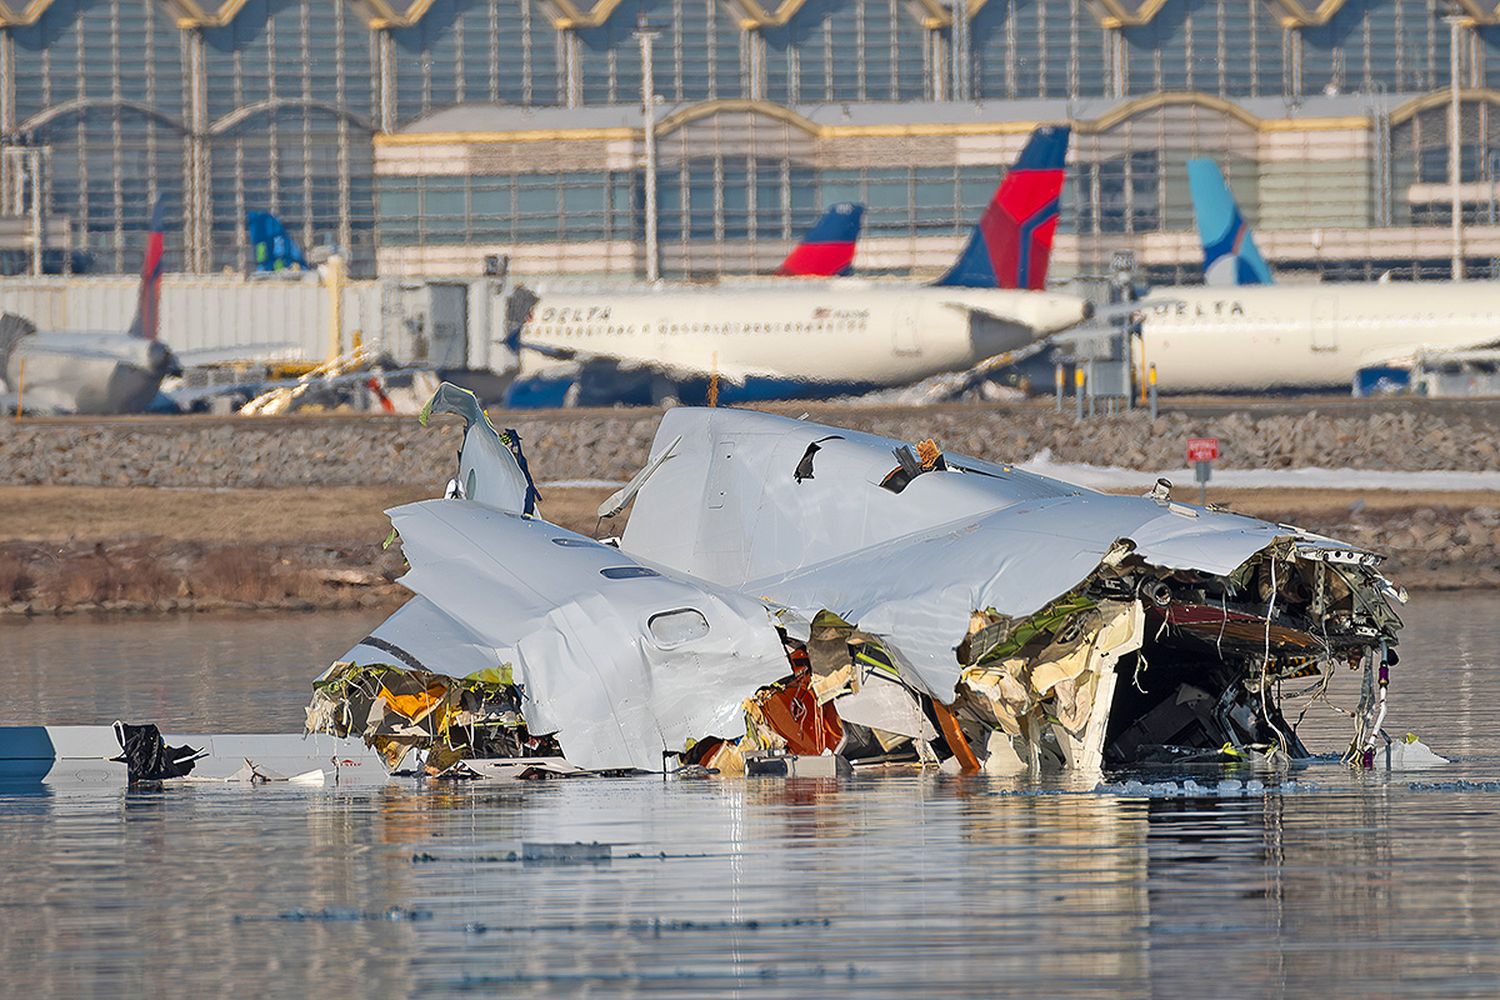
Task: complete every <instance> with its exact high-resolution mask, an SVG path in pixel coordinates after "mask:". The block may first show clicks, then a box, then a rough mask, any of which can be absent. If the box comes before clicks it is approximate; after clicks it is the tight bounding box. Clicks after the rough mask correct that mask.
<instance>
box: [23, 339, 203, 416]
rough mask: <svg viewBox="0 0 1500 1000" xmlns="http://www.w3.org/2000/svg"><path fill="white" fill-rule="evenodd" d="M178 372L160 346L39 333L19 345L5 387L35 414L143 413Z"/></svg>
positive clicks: (142, 341)
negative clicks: (170, 375) (166, 380)
mask: <svg viewBox="0 0 1500 1000" xmlns="http://www.w3.org/2000/svg"><path fill="white" fill-rule="evenodd" d="M175 366H176V361H175V359H173V358H172V353H171V351H170V350H168V348H167V346H166V345H165V344H163V343H161V342H160V341H154V340H142V339H140V338H137V337H127V336H125V335H124V334H121V333H72V332H49V333H36V334H33V335H31V336H28V337H24V338H22V339H21V340H20V341H19V342H18V343H17V344H16V347H15V350H14V351H13V352H12V353H11V356H10V359H9V362H8V363H7V365H6V371H5V383H6V386H7V387H8V388H9V390H10V393H11V395H12V396H15V395H19V396H20V397H21V404H22V406H24V407H25V409H26V410H28V411H32V412H39V413H70V414H80V415H108V414H117V413H139V412H140V411H142V410H144V409H146V407H147V406H148V405H149V404H150V403H151V401H152V400H153V399H154V398H155V397H156V393H157V391H158V390H159V389H160V387H161V380H162V377H163V376H164V375H166V374H167V373H168V372H169V371H171V370H172V369H173V368H175Z"/></svg>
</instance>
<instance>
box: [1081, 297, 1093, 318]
mask: <svg viewBox="0 0 1500 1000" xmlns="http://www.w3.org/2000/svg"><path fill="white" fill-rule="evenodd" d="M1083 318H1084V319H1085V320H1090V319H1093V318H1094V304H1093V303H1092V302H1087V301H1085V302H1084V304H1083Z"/></svg>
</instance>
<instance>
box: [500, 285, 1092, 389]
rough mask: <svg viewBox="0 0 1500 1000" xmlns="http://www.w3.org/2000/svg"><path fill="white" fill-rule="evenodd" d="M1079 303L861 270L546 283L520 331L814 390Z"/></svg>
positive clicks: (663, 363) (1069, 320) (954, 349)
mask: <svg viewBox="0 0 1500 1000" xmlns="http://www.w3.org/2000/svg"><path fill="white" fill-rule="evenodd" d="M1085 312H1086V306H1085V304H1084V302H1083V300H1082V299H1079V298H1076V297H1074V296H1070V295H1057V294H1051V293H1047V292H1027V291H1007V290H999V289H974V288H938V287H928V286H912V285H895V284H890V285H881V284H876V283H871V282H860V281H850V282H838V281H835V282H817V283H802V282H799V283H797V284H796V285H795V286H791V287H786V286H777V287H750V288H713V289H646V290H632V291H621V292H598V293H587V294H580V293H557V294H547V293H544V294H543V295H542V297H541V299H540V301H539V302H538V303H537V305H536V307H535V308H534V309H533V310H532V314H531V317H530V318H529V319H528V320H527V322H526V324H525V325H524V327H523V328H522V332H521V338H520V342H521V344H522V345H523V346H524V347H533V348H537V349H539V350H542V351H544V352H553V353H554V354H555V355H562V356H567V355H573V356H577V357H579V358H596V359H597V358H608V359H610V360H611V361H613V362H615V363H618V364H619V365H620V366H621V367H625V368H629V367H640V368H650V369H654V370H657V371H660V372H663V373H665V374H666V375H667V376H668V377H670V378H675V379H679V380H688V379H696V378H704V377H707V376H708V375H709V374H710V373H713V372H718V373H719V374H720V375H721V376H722V380H723V382H724V383H725V384H726V385H732V384H744V383H747V382H750V381H752V380H759V381H770V382H775V383H779V384H781V385H782V390H783V391H782V392H781V394H782V395H803V396H809V395H820V394H824V393H826V392H827V391H830V390H832V389H834V388H837V389H840V390H843V389H847V388H849V387H855V386H863V387H870V388H873V387H878V386H891V385H903V384H906V383H909V382H914V381H917V380H918V379H922V378H925V377H927V376H929V375H933V374H937V373H939V372H945V371H954V370H961V369H963V368H966V367H969V366H970V365H973V364H974V363H976V362H977V361H980V360H983V359H984V358H987V357H990V356H992V355H995V354H999V353H1002V352H1005V351H1008V350H1014V349H1016V348H1018V347H1022V346H1024V345H1026V344H1028V343H1029V342H1031V341H1032V340H1033V339H1035V338H1036V337H1038V336H1042V335H1045V334H1047V333H1051V332H1054V331H1056V330H1060V329H1064V328H1066V327H1068V326H1071V325H1072V324H1074V323H1077V322H1079V321H1080V320H1081V319H1083V318H1084V316H1085ZM797 386H801V387H802V388H803V389H804V390H805V391H802V392H797V391H795V389H796V387H797ZM787 390H791V391H787Z"/></svg>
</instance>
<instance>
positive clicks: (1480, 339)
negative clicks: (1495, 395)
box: [1359, 334, 1500, 368]
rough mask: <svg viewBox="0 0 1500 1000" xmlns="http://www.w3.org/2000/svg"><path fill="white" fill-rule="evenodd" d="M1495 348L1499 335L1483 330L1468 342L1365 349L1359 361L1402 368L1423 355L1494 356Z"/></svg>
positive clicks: (1367, 365) (1369, 365)
mask: <svg viewBox="0 0 1500 1000" xmlns="http://www.w3.org/2000/svg"><path fill="white" fill-rule="evenodd" d="M1496 348H1500V336H1496V335H1495V334H1487V335H1485V334H1481V335H1477V336H1475V338H1474V340H1473V341H1471V342H1470V343H1467V344H1444V345H1442V346H1441V347H1439V346H1437V345H1435V344H1421V343H1416V344H1403V345H1400V346H1396V347H1382V348H1380V349H1379V350H1378V351H1366V352H1365V353H1364V354H1362V355H1360V358H1359V365H1360V367H1361V368H1376V367H1391V368H1399V367H1402V366H1405V365H1413V364H1416V363H1417V361H1418V360H1419V359H1422V358H1427V359H1430V360H1436V359H1439V358H1446V359H1450V360H1454V361H1462V360H1493V352H1494V351H1495V349H1496Z"/></svg>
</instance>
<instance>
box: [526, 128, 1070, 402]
mask: <svg viewBox="0 0 1500 1000" xmlns="http://www.w3.org/2000/svg"><path fill="white" fill-rule="evenodd" d="M1068 137H1069V130H1068V128H1067V127H1066V126H1049V127H1044V128H1039V129H1037V130H1036V131H1035V132H1034V133H1033V134H1032V136H1031V138H1030V140H1029V141H1028V142H1027V145H1026V148H1025V149H1024V150H1023V151H1022V153H1021V155H1020V158H1019V159H1018V160H1017V161H1016V164H1015V166H1014V167H1013V168H1012V169H1011V170H1010V171H1009V172H1008V173H1007V174H1006V175H1005V179H1004V180H1003V181H1002V182H1001V184H1000V185H999V187H998V188H997V189H996V191H995V194H994V197H993V198H992V200H991V202H990V204H989V206H988V207H987V208H986V209H985V211H984V213H983V215H982V216H981V218H980V220H979V222H978V223H977V224H976V225H975V226H974V227H973V229H972V231H971V232H970V235H969V238H968V241H967V243H966V244H965V246H964V249H963V251H962V253H961V254H960V255H959V257H958V259H957V260H956V261H955V262H954V264H953V266H952V267H951V268H949V270H948V272H947V273H946V274H945V275H943V277H941V278H940V279H938V280H937V281H936V282H934V283H933V284H930V285H911V284H904V283H887V282H875V281H867V280H859V279H853V280H843V281H828V282H798V283H790V282H778V283H775V284H763V285H746V286H725V287H718V288H708V289H689V288H660V289H640V290H630V291H618V292H593V293H587V294H579V293H557V294H552V295H544V296H543V297H542V298H541V299H540V300H539V301H538V302H537V304H536V305H535V306H534V307H533V309H532V311H531V314H530V316H529V318H528V319H527V320H526V322H525V323H524V324H523V325H522V327H521V329H520V331H519V335H518V337H517V338H516V343H517V344H518V346H519V347H520V348H522V349H530V350H531V351H534V352H537V353H539V354H542V355H545V356H547V357H551V358H562V359H571V360H576V361H579V362H581V363H582V364H583V374H582V377H581V379H580V389H581V398H580V400H579V401H580V402H605V401H613V400H618V399H622V398H626V397H627V396H629V397H631V398H639V395H640V392H641V390H642V388H643V387H644V390H645V391H646V392H647V393H648V394H649V398H651V399H660V398H663V397H665V396H673V397H675V398H678V399H682V400H684V401H686V400H690V399H691V400H696V399H701V398H702V397H703V396H704V394H705V390H706V387H707V384H708V382H709V379H710V377H711V376H713V375H715V374H716V375H717V376H718V378H719V384H720V395H719V398H720V399H721V400H723V401H725V402H744V401H754V400H763V399H782V398H808V397H824V396H833V395H844V394H848V393H856V392H863V391H868V390H870V389H874V388H878V387H884V386H894V385H904V384H907V383H910V382H914V381H917V380H919V379H922V378H925V377H927V376H929V375H933V374H936V373H939V372H946V371H959V370H963V369H966V368H968V367H970V366H972V365H974V364H976V363H977V362H980V361H983V360H984V359H986V358H988V357H991V356H993V355H996V354H1001V353H1003V352H1006V351H1010V350H1014V349H1016V348H1019V347H1022V346H1025V345H1027V344H1029V343H1031V342H1032V341H1033V340H1035V339H1036V338H1038V337H1041V336H1045V335H1047V334H1051V333H1055V332H1057V331H1059V330H1063V329H1066V328H1068V327H1070V326H1073V325H1075V324H1077V323H1079V322H1081V321H1082V320H1084V319H1086V318H1087V317H1088V316H1089V315H1090V314H1091V311H1092V310H1091V307H1090V305H1089V303H1087V302H1086V301H1085V300H1084V299H1082V298H1080V297H1078V296H1073V295H1065V294H1057V293H1049V292H1046V291H1043V289H1044V288H1045V286H1046V277H1047V263H1048V256H1049V254H1050V251H1051V247H1052V236H1053V231H1054V230H1055V229H1056V226H1057V212H1058V197H1059V194H1060V192H1061V189H1062V183H1063V162H1064V159H1065V157H1066V154H1067V147H1068ZM632 380H633V381H634V386H633V387H632V388H633V389H634V390H635V391H633V392H629V391H627V388H626V385H627V383H630V382H631V381H632ZM591 385H593V386H602V388H600V389H598V390H591V388H590V387H591ZM514 399H515V396H514V394H513V396H512V400H513V401H514Z"/></svg>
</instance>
